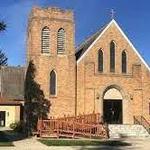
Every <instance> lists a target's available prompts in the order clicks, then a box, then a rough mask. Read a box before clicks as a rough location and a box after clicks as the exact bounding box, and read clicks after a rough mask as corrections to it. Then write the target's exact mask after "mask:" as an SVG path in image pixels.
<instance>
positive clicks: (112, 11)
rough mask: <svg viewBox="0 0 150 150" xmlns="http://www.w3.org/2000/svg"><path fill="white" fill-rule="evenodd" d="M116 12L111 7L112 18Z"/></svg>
mask: <svg viewBox="0 0 150 150" xmlns="http://www.w3.org/2000/svg"><path fill="white" fill-rule="evenodd" d="M115 13H116V12H115V11H114V9H111V11H110V16H111V19H114V17H115Z"/></svg>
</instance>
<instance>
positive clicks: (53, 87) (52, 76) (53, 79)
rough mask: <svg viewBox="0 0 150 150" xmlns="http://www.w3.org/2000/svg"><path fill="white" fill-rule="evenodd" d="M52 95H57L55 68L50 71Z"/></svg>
mask: <svg viewBox="0 0 150 150" xmlns="http://www.w3.org/2000/svg"><path fill="white" fill-rule="evenodd" d="M50 95H56V73H55V71H54V70H52V71H51V73H50Z"/></svg>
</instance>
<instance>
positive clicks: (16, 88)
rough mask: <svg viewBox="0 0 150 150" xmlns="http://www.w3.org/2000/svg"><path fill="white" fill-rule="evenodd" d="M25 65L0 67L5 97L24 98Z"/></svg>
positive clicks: (2, 95)
mask: <svg viewBox="0 0 150 150" xmlns="http://www.w3.org/2000/svg"><path fill="white" fill-rule="evenodd" d="M24 78H25V68H24V67H19V66H18V67H11V66H5V67H1V68H0V92H1V97H3V98H5V99H18V100H23V99H24Z"/></svg>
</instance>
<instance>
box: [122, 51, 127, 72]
mask: <svg viewBox="0 0 150 150" xmlns="http://www.w3.org/2000/svg"><path fill="white" fill-rule="evenodd" d="M126 72H127V55H126V52H125V51H123V52H122V73H126Z"/></svg>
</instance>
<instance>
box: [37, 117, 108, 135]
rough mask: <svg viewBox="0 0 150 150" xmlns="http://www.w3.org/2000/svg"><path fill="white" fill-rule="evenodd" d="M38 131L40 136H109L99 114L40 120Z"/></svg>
mask: <svg viewBox="0 0 150 150" xmlns="http://www.w3.org/2000/svg"><path fill="white" fill-rule="evenodd" d="M37 131H38V135H39V136H40V137H57V138H59V137H68V138H70V137H71V138H79V137H87V138H107V137H108V130H107V126H106V125H104V124H103V123H102V122H101V121H100V115H99V114H89V115H79V116H77V117H63V118H57V119H54V118H53V119H49V120H38V126H37Z"/></svg>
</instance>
